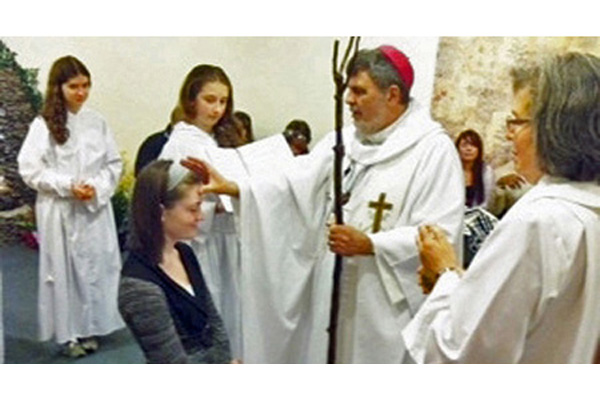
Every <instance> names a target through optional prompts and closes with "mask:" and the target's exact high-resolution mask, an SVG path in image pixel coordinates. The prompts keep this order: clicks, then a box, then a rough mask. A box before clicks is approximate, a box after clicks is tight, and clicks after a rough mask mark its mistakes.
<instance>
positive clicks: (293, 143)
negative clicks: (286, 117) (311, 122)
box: [283, 119, 311, 156]
mask: <svg viewBox="0 0 600 400" xmlns="http://www.w3.org/2000/svg"><path fill="white" fill-rule="evenodd" d="M283 136H284V137H285V140H286V141H287V142H288V144H289V145H290V149H291V150H292V153H294V156H299V155H303V154H308V152H309V149H308V145H309V144H310V140H311V133H310V126H308V124H307V123H306V122H305V121H303V120H301V119H295V120H293V121H291V122H290V123H289V124H287V126H286V127H285V130H284V131H283Z"/></svg>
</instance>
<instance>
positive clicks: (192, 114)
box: [179, 64, 237, 147]
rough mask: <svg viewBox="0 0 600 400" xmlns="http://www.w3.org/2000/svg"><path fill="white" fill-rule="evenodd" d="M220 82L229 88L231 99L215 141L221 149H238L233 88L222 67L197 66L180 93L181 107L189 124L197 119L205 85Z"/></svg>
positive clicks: (186, 78) (217, 125) (219, 125)
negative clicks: (198, 105)
mask: <svg viewBox="0 0 600 400" xmlns="http://www.w3.org/2000/svg"><path fill="white" fill-rule="evenodd" d="M210 82H220V83H222V84H223V85H225V86H227V89H228V90H229V97H228V98H227V105H226V107H225V113H223V116H222V117H221V119H220V120H219V122H217V124H216V125H215V127H214V129H213V130H214V132H208V133H214V135H215V140H216V141H217V143H218V145H219V146H220V147H236V145H237V142H236V138H237V129H236V128H235V124H234V122H233V116H232V114H233V87H232V85H231V81H230V80H229V77H228V76H227V74H226V73H225V71H223V69H222V68H221V67H217V66H215V65H208V64H202V65H197V66H195V67H194V68H193V69H192V70H191V71H190V72H189V73H188V74H187V76H186V77H185V80H184V81H183V85H182V86H181V90H180V91H179V106H180V107H181V109H182V110H183V112H184V113H185V119H186V120H187V121H188V122H189V121H190V120H193V119H194V118H196V97H197V96H198V93H200V91H202V88H203V87H204V85H205V84H207V83H210Z"/></svg>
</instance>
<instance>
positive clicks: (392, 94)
mask: <svg viewBox="0 0 600 400" xmlns="http://www.w3.org/2000/svg"><path fill="white" fill-rule="evenodd" d="M387 100H388V101H390V102H392V103H393V104H396V102H397V104H402V100H403V99H402V92H401V91H400V88H399V87H398V86H397V85H392V86H390V87H389V88H388V91H387Z"/></svg>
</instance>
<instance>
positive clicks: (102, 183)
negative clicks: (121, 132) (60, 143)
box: [84, 121, 123, 212]
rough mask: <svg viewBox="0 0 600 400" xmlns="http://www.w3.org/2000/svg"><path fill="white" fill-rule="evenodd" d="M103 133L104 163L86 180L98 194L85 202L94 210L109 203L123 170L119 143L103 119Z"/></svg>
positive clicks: (89, 208)
mask: <svg viewBox="0 0 600 400" xmlns="http://www.w3.org/2000/svg"><path fill="white" fill-rule="evenodd" d="M102 134H103V136H104V141H103V142H104V145H105V146H106V149H105V156H104V157H105V159H104V165H103V166H102V168H101V169H100V171H98V173H97V175H96V176H94V177H93V178H91V179H88V180H86V181H85V183H87V184H89V185H92V186H93V187H94V188H95V189H96V196H95V197H94V198H93V199H92V200H91V201H88V202H86V203H85V204H86V207H87V208H88V210H90V211H92V212H95V211H97V210H98V209H99V208H101V207H103V206H105V205H106V204H108V202H109V201H110V198H111V197H112V195H113V194H114V193H115V190H116V188H117V185H118V184H119V180H120V179H121V172H122V171H123V161H122V160H121V155H120V154H119V150H118V148H117V143H116V142H115V139H114V136H113V134H112V132H111V130H110V128H109V127H108V125H107V124H106V122H105V121H103V131H102ZM84 152H85V150H84Z"/></svg>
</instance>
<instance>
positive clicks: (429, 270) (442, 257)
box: [417, 225, 462, 294]
mask: <svg viewBox="0 0 600 400" xmlns="http://www.w3.org/2000/svg"><path fill="white" fill-rule="evenodd" d="M417 248H418V249H419V256H420V258H421V267H420V268H419V269H418V271H417V272H418V274H419V285H421V288H422V289H423V293H425V294H428V293H429V292H431V290H432V289H433V287H434V286H435V284H436V282H437V279H438V278H439V276H440V274H441V273H442V272H443V271H445V270H446V269H451V270H456V271H458V272H459V273H461V272H462V268H460V267H459V266H458V263H457V261H456V253H455V252H454V248H453V247H452V245H451V244H450V242H449V241H448V239H447V238H446V234H445V233H444V231H442V230H441V229H440V228H439V227H437V226H431V225H425V226H422V227H420V228H419V234H418V235H417Z"/></svg>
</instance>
